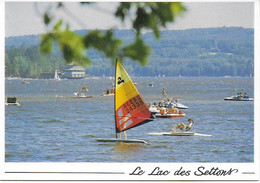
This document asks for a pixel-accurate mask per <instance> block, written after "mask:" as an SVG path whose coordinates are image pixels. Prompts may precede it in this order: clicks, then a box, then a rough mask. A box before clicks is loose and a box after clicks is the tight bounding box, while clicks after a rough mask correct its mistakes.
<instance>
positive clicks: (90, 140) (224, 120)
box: [5, 77, 254, 163]
mask: <svg viewBox="0 0 260 183" xmlns="http://www.w3.org/2000/svg"><path fill="white" fill-rule="evenodd" d="M132 79H133V81H134V82H137V83H138V85H137V88H138V90H139V92H140V94H141V95H142V96H143V98H144V100H145V102H146V103H153V102H154V101H159V100H160V99H161V96H162V95H161V93H162V91H161V90H162V88H165V89H166V92H167V96H169V97H174V98H178V99H181V102H182V103H183V104H185V105H187V106H188V107H189V109H187V110H182V111H183V112H184V113H185V114H186V116H185V117H184V118H179V119H156V120H154V121H152V122H150V123H147V124H145V125H142V126H139V127H136V128H133V129H131V130H128V131H127V135H128V138H129V139H130V138H134V139H143V140H146V141H148V142H149V144H148V145H136V144H120V143H119V144H113V143H100V142H97V141H96V139H97V138H113V137H114V136H115V124H114V116H113V114H114V110H113V109H114V100H113V97H102V96H100V94H101V93H102V91H104V90H105V89H106V88H109V87H110V85H111V82H112V80H110V79H109V78H99V79H82V80H61V81H53V80H29V82H30V84H22V83H21V81H19V80H6V97H7V96H17V97H18V100H19V103H20V104H21V106H6V107H5V151H6V152H5V156H6V158H5V160H6V161H7V162H219V163H225V162H232V163H236V162H254V102H230V101H224V100H223V99H224V97H227V96H231V95H233V94H236V93H238V92H242V93H244V92H246V93H247V94H248V95H249V96H250V97H254V93H253V92H254V79H253V78H184V77H183V78H135V77H134V78H132ZM150 82H153V85H154V87H152V88H151V87H148V84H149V83H150ZM84 85H87V86H88V88H89V90H90V91H89V94H90V95H93V96H94V97H93V98H91V99H74V98H72V97H73V93H74V92H75V91H77V90H80V89H81V87H82V86H84ZM188 118H193V119H194V121H195V124H194V128H193V131H195V132H197V133H203V134H211V135H212V136H211V137H201V136H191V137H167V136H152V135H149V134H148V133H150V132H166V131H170V129H171V128H172V126H173V125H175V124H177V123H180V122H185V123H187V119H188Z"/></svg>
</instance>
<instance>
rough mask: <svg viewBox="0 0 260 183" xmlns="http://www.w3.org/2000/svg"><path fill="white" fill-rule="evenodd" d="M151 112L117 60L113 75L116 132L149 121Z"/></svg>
mask: <svg viewBox="0 0 260 183" xmlns="http://www.w3.org/2000/svg"><path fill="white" fill-rule="evenodd" d="M150 117H151V112H150V111H149V109H148V107H147V106H146V104H145V102H144V100H143V98H142V97H141V95H140V94H139V92H138V90H137V89H136V87H135V85H134V83H133V82H132V80H131V79H130V77H129V75H128V74H127V72H126V70H125V69H124V67H123V66H122V64H121V63H120V61H119V60H117V61H116V75H115V119H116V132H117V133H119V132H122V131H125V130H128V129H130V128H133V127H135V126H138V125H141V124H143V123H146V122H149V121H151V119H150Z"/></svg>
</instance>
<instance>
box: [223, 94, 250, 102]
mask: <svg viewBox="0 0 260 183" xmlns="http://www.w3.org/2000/svg"><path fill="white" fill-rule="evenodd" d="M224 100H230V101H253V100H254V99H253V98H250V97H249V96H240V95H233V96H231V97H225V98H224Z"/></svg>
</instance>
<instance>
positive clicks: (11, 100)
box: [5, 97, 20, 106]
mask: <svg viewBox="0 0 260 183" xmlns="http://www.w3.org/2000/svg"><path fill="white" fill-rule="evenodd" d="M5 105H18V106H20V104H19V103H18V99H17V97H7V102H6V103H5Z"/></svg>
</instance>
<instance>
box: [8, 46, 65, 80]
mask: <svg viewBox="0 0 260 183" xmlns="http://www.w3.org/2000/svg"><path fill="white" fill-rule="evenodd" d="M5 66H6V75H7V76H16V77H22V78H39V77H40V75H41V74H42V73H45V72H46V73H54V71H55V69H58V70H64V68H65V63H64V59H63V58H62V56H58V55H52V56H47V57H46V56H43V55H42V54H41V53H40V48H39V46H33V47H26V48H6V56H5Z"/></svg>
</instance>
